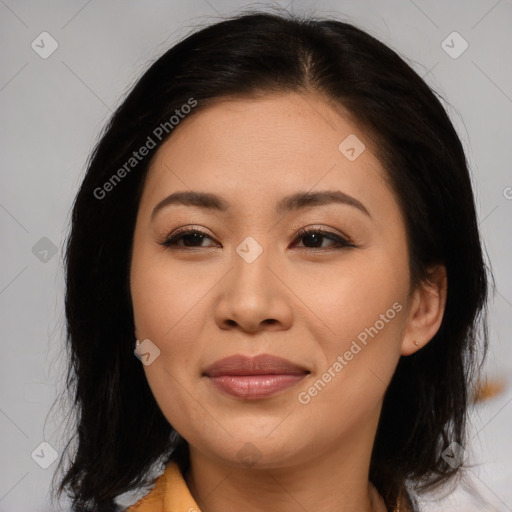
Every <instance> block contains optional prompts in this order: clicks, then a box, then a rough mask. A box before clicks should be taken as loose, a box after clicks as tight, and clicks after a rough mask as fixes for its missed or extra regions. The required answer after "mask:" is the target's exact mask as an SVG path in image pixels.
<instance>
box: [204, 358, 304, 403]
mask: <svg viewBox="0 0 512 512" xmlns="http://www.w3.org/2000/svg"><path fill="white" fill-rule="evenodd" d="M309 373H310V372H309V370H307V369H306V368H304V367H302V366H299V365H297V364H295V363H292V362H291V361H288V360H287V359H283V358H281V357H277V356H273V355H270V354H261V355H258V356H244V355H234V356H230V357H226V358H224V359H221V360H219V361H217V362H215V363H214V364H212V365H211V366H209V367H208V368H206V369H205V370H204V372H203V375H204V376H206V377H207V378H208V379H209V380H210V382H211V383H212V384H213V385H214V386H215V388H216V389H217V390H219V391H221V392H223V393H226V394H228V395H231V396H234V397H236V398H240V399H247V400H254V399H261V398H267V397H270V396H272V395H274V394H276V393H279V392H281V391H284V390H285V389H288V388H290V387H291V386H294V385H295V384H297V383H298V382H299V381H301V380H302V379H303V378H304V377H306V375H308V374H309Z"/></svg>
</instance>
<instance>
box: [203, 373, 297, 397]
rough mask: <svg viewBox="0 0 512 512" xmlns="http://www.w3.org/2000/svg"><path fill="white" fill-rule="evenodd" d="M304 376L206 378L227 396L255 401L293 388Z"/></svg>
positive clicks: (227, 376)
mask: <svg viewBox="0 0 512 512" xmlns="http://www.w3.org/2000/svg"><path fill="white" fill-rule="evenodd" d="M306 375H307V374H305V373H304V374H300V375H295V374H293V375H291V374H280V375H221V376H219V377H208V378H209V379H210V381H211V382H212V384H213V385H214V386H215V387H216V388H217V389H219V390H220V391H223V392H224V393H227V394H228V395H231V396H234V397H235V398H242V399H245V400H257V399H260V398H267V397H269V396H272V395H275V394H276V393H279V392H281V391H284V390H285V389H288V388H290V387H292V386H294V385H295V384H297V383H298V382H299V381H301V380H302V379H303V378H304V377H305V376H306Z"/></svg>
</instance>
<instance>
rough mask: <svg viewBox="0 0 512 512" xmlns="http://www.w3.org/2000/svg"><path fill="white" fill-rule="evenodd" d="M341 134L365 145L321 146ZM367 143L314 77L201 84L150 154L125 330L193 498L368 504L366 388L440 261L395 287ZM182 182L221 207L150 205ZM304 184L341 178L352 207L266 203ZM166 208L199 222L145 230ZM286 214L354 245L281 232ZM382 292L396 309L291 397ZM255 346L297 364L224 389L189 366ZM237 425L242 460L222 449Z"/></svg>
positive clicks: (423, 328)
mask: <svg viewBox="0 0 512 512" xmlns="http://www.w3.org/2000/svg"><path fill="white" fill-rule="evenodd" d="M350 134H355V135H356V136H357V137H358V138H359V139H360V140H361V141H363V143H364V144H365V145H366V149H365V150H364V151H363V152H362V154H361V155H360V156H359V157H358V158H357V159H356V160H354V161H349V160H348V159H347V158H346V157H345V156H344V154H342V153H341V152H340V151H339V149H338V145H339V144H340V142H341V141H343V140H344V139H345V138H346V137H347V136H348V135H350ZM374 155H375V152H374V151H373V150H372V144H371V141H370V140H369V138H368V137H367V136H366V135H365V132H364V131H362V130H361V129H360V128H359V127H358V126H357V125H356V124H355V123H354V122H353V121H351V120H350V118H349V116H347V115H343V111H342V110H341V109H337V110H333V109H332V108H331V107H330V106H329V104H328V103H327V101H326V100H325V99H324V98H323V97H321V96H319V95H317V94H313V93H308V94H306V93H303V94H298V93H282V94H268V95H264V96H261V97H259V98H257V99H236V98H230V99H226V100H222V101H217V102H216V103H214V104H212V105H211V106H209V107H207V108H205V109H204V110H202V111H199V112H197V113H195V114H193V115H190V116H188V118H186V119H185V120H183V121H181V123H180V125H179V126H178V127H177V128H175V131H174V132H173V134H172V136H171V137H170V138H169V139H168V140H167V141H166V142H165V143H164V144H163V145H162V146H161V147H160V148H159V150H158V151H157V153H156V155H155V157H154V159H153V161H152V163H151V167H150V170H149V173H148V176H147V179H146V183H145V187H144V190H143V194H142V197H141V202H140V205H139V210H138V216H137V222H136V228H135V233H134V240H133V257H132V265H131V274H130V280H131V293H132V300H133V308H134V319H135V325H136V332H135V334H136V337H137V339H139V340H145V339H150V340H151V341H152V342H153V343H154V344H155V345H156V346H157V347H158V348H159V349H160V356H159V357H157V358H156V359H155V360H154V362H152V363H151V364H150V365H147V366H144V370H145V372H146V376H147V379H148V383H149V385H150V387H151V390H152V392H153V394H154V396H155V399H156V400H157V402H158V405H159V407H160V408H161V410H162V412H163V414H164V415H165V417H166V418H167V419H168V421H169V422H170V423H171V424H172V425H173V427H174V428H175V429H176V430H177V431H178V432H179V433H180V434H181V435H182V436H183V437H184V438H185V439H186V440H187V441H188V443H189V446H190V460H191V469H190V471H189V472H188V473H187V474H186V475H185V479H186V481H187V484H188V486H189V489H190V491H191V493H192V496H193V497H194V499H195V500H196V502H197V503H198V504H199V506H200V507H201V508H202V509H203V510H207V511H209V512H221V511H222V512H226V511H235V510H246V511H249V512H250V511H261V510H274V511H279V512H292V511H293V512H295V511H303V510H315V511H317V512H327V511H359V512H360V511H372V510H379V511H380V510H385V508H384V505H383V503H382V502H381V501H379V499H378V498H379V497H378V495H377V493H376V490H375V488H374V487H373V486H372V484H371V483H370V482H369V480H368V472H369V463H370V455H371V450H372V446H373V442H374V438H375V433H376V429H377V424H378V420H379V415H380V411H381V407H382V400H383V396H384V393H385V391H386V388H387V386H388V384H389V382H390V380H391V378H392V376H393V373H394V371H395V368H396V365H397V363H398V360H399V358H400V356H402V355H404V356H407V355H409V354H412V353H413V352H415V351H416V350H420V349H421V348H422V347H423V346H424V345H425V344H426V343H428V342H429V340H430V339H431V338H432V337H433V336H434V334H435V333H436V331H437V330H438V328H439V326H440V323H441V320H442V315H443V311H444V306H445V300H446V275H445V271H444V268H443V267H436V268H434V269H432V270H433V272H434V282H433V283H432V284H429V285H427V284H423V285H421V286H419V287H417V288H416V289H414V290H412V289H411V286H410V275H409V270H408V264H407V263H408V250H407V241H406V232H405V225H404V219H403V216H402V212H401V211H400V208H399V206H398V203H397V201H396V198H395V196H394V193H393V191H392V190H391V189H390V187H389V185H388V183H387V182H386V180H385V179H384V178H385V171H384V169H383V167H382V165H381V164H380V162H379V161H378V160H377V158H376V157H375V156H374ZM186 190H197V191H201V192H208V193H213V194H216V195H220V196H222V197H223V198H224V199H225V200H226V201H228V202H229V203H230V207H229V208H228V209H227V211H225V212H218V211H208V210H204V209H201V208H198V207H195V206H185V205H178V204H174V205H169V206H167V207H165V208H162V209H161V210H160V211H159V212H158V213H157V214H156V216H155V218H154V219H153V220H151V212H152V210H153V208H154V207H155V205H157V204H158V203H159V202H160V201H161V200H162V199H164V198H165V197H167V196H168V195H169V194H171V193H173V192H176V191H186ZM318 190H340V191H343V192H344V193H346V194H349V195H350V196H352V197H354V198H356V199H357V200H358V201H360V202H361V203H363V205H364V206H365V207H366V209H367V210H368V212H369V214H370V216H368V215H365V214H364V213H363V212H361V211H360V210H359V209H357V208H355V207H353V206H350V205H346V204H335V203H332V204H328V205H322V206H314V207H309V208H306V209H302V210H297V211H291V212H288V213H281V214H277V213H276V211H275V205H276V203H277V202H278V201H279V200H280V199H281V198H282V197H284V196H286V195H288V194H292V193H295V192H299V191H302V192H306V191H318ZM184 226H187V227H188V228H198V229H202V230H203V231H204V232H205V233H206V234H207V237H205V238H203V240H202V241H200V240H199V241H196V242H192V243H191V242H190V240H193V238H192V239H191V238H190V237H189V238H188V243H189V247H186V246H185V243H184V240H183V239H182V240H181V241H180V242H177V243H178V246H174V248H173V247H167V248H166V247H164V246H162V245H160V242H162V241H164V240H165V239H166V238H167V237H168V235H169V234H171V233H174V232H175V231H176V230H177V229H178V228H182V227H184ZM302 226H308V227H314V228H317V229H322V230H325V231H328V232H329V233H332V234H334V235H338V236H341V237H346V238H348V239H350V241H352V242H353V244H354V245H355V247H352V248H346V247H341V248H336V243H335V242H334V241H332V240H330V239H329V238H325V237H324V238H320V239H317V242H316V245H315V243H314V242H312V241H311V237H306V238H304V237H301V238H297V236H296V233H297V230H298V229H299V228H300V227H302ZM248 236H251V237H253V238H254V239H255V240H256V241H257V242H258V243H259V245H260V246H261V247H262V249H263V252H262V253H261V255H260V256H259V257H258V258H257V259H256V260H255V261H253V262H252V263H247V262H246V261H245V260H244V259H243V258H242V257H240V256H239V254H238V253H237V252H236V248H237V247H238V246H239V244H240V243H241V242H242V241H243V240H244V239H245V238H246V237H248ZM208 237H210V238H208ZM315 247H316V248H315ZM394 303H399V304H400V305H401V306H402V309H401V311H400V312H399V313H397V314H396V316H394V318H393V319H391V320H389V322H387V323H385V326H384V328H381V329H380V330H379V331H378V334H377V335H375V336H374V337H373V338H370V337H369V338H368V343H367V345H366V346H362V345H361V344H360V345H361V346H362V347H363V348H362V350H361V351H360V352H358V353H357V355H355V356H354V357H353V359H352V360H351V361H350V362H348V364H347V365H346V366H345V367H344V368H343V370H342V371H340V372H338V373H336V377H335V378H332V380H331V381H330V382H329V383H328V384H327V385H326V386H325V387H324V388H323V389H322V390H321V391H320V392H318V393H317V394H316V396H314V397H312V398H311V400H310V401H309V403H307V404H302V403H300V402H299V401H298V395H299V393H300V392H304V391H307V390H308V389H309V388H310V387H311V386H312V384H313V383H314V382H315V381H317V380H318V379H319V378H320V377H321V376H322V374H324V372H326V371H327V370H328V368H329V367H332V366H333V363H334V362H335V361H336V360H337V357H338V356H339V355H343V354H344V353H345V352H346V351H347V350H348V349H349V348H350V346H351V343H352V341H353V340H356V339H357V336H358V334H360V333H361V332H362V331H364V330H365V328H369V327H370V326H375V324H376V321H377V320H379V318H381V317H380V315H381V314H385V313H386V311H387V310H389V309H390V308H392V305H393V304H394ZM415 340H417V341H418V342H419V346H416V345H415V344H414V341H415ZM261 353H269V354H274V355H277V356H280V357H283V358H285V359H289V360H290V361H292V362H294V363H296V364H299V365H301V366H304V367H306V368H307V369H308V370H309V371H310V372H311V373H310V374H309V375H308V376H306V377H305V378H304V379H303V380H302V381H300V382H299V383H298V384H297V385H295V386H293V387H292V388H288V389H287V390H285V391H283V392H281V393H278V394H277V395H274V396H272V397H270V398H267V399H264V400H256V401H244V400H239V399H236V398H232V397H230V396H226V395H224V394H222V393H220V392H219V391H217V390H216V389H215V388H214V387H213V386H212V385H211V382H210V381H209V380H208V378H207V377H204V376H203V375H202V372H203V370H204V369H205V368H206V367H207V366H208V365H210V364H212V363H213V362H215V361H217V360H218V359H221V358H224V357H227V356H229V355H233V354H246V355H255V354H261ZM246 443H251V446H252V448H251V449H252V450H253V451H254V453H256V454H257V457H258V460H257V461H256V463H255V464H254V465H249V464H248V463H247V462H245V461H242V460H240V458H239V456H238V454H239V451H240V450H241V448H242V447H243V446H244V445H245V444H246ZM401 510H402V509H401Z"/></svg>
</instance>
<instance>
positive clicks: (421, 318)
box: [400, 265, 448, 356]
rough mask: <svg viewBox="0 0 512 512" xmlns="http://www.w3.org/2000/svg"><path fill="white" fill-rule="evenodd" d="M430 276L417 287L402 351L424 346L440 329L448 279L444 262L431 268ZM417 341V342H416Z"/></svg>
mask: <svg viewBox="0 0 512 512" xmlns="http://www.w3.org/2000/svg"><path fill="white" fill-rule="evenodd" d="M429 276H430V277H429V278H428V279H427V280H426V281H422V282H421V283H420V284H419V285H418V286H417V287H416V289H415V290H414V292H413V295H412V298H411V300H410V302H409V311H408V316H407V324H406V327H405V334H404V338H403V340H402V347H401V349H400V354H401V355H403V356H408V355H411V354H414V353H415V352H416V351H417V350H420V349H421V348H422V347H423V346H425V345H426V344H427V343H428V342H429V341H430V340H431V339H432V338H433V337H434V336H435V334H436V333H437V331H438V330H439V327H440V326H441V322H442V320H443V315H444V308H445V305H446V295H447V291H448V280H447V275H446V268H445V267H444V265H435V266H434V267H431V268H430V269H429ZM414 342H417V343H418V345H416V344H415V343H414Z"/></svg>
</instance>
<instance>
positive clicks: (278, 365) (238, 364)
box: [203, 354, 310, 377]
mask: <svg viewBox="0 0 512 512" xmlns="http://www.w3.org/2000/svg"><path fill="white" fill-rule="evenodd" d="M303 373H310V372H309V371H308V370H307V369H306V368H304V367H302V366H300V365H297V364H295V363H292V362H291V361H288V360H287V359H283V358H282V357H277V356H273V355H271V354H260V355H257V356H245V355H243V354H236V355H233V356H229V357H226V358H224V359H219V360H218V361H216V362H215V363H213V364H212V365H210V366H208V367H207V368H206V369H205V370H204V371H203V374H204V375H207V376H208V377H219V376H221V375H282V374H294V375H300V374H303Z"/></svg>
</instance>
